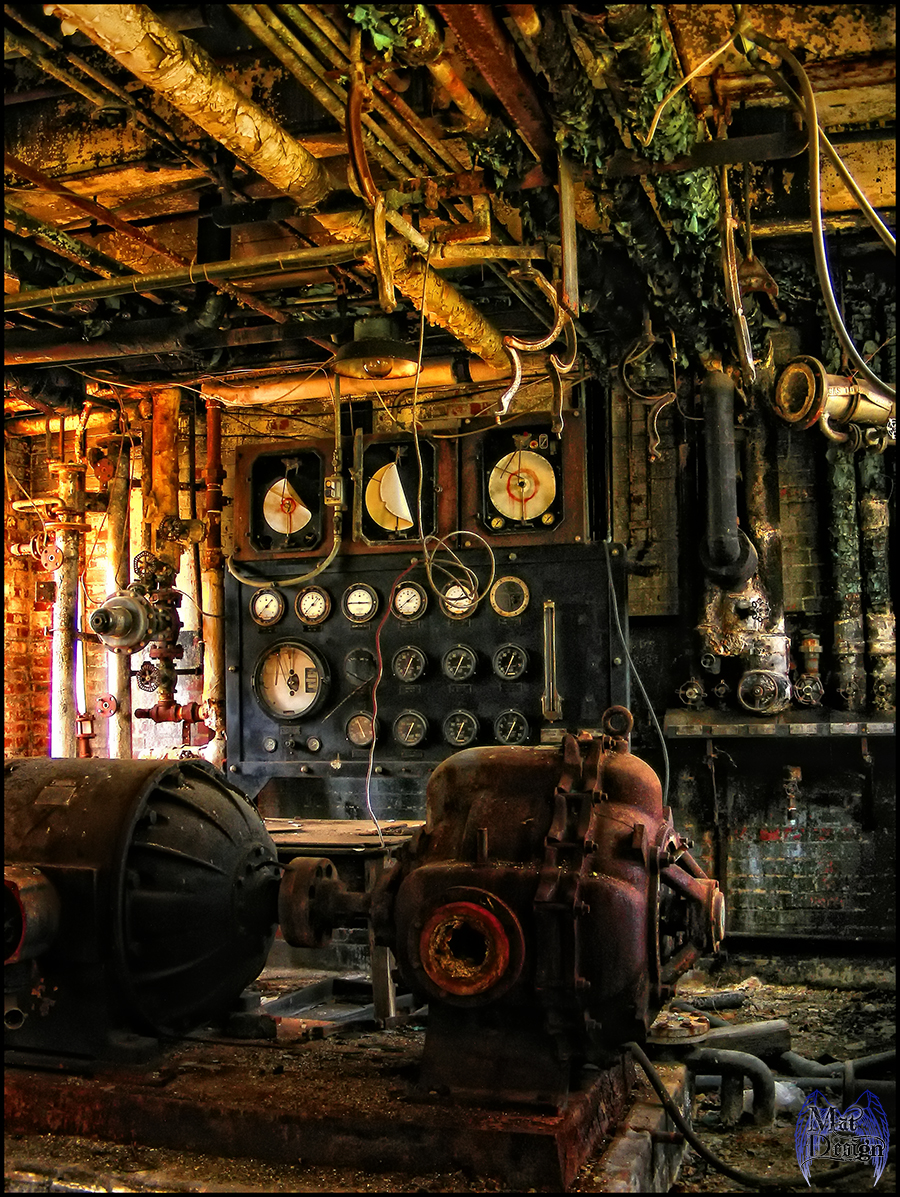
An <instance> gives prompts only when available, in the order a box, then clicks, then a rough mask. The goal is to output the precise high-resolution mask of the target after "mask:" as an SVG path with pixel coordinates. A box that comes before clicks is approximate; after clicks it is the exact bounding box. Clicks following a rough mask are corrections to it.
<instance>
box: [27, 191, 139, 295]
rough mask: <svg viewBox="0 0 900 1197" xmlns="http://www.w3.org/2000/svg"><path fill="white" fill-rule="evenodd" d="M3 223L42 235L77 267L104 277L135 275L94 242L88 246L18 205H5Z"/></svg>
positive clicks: (50, 245) (34, 234) (43, 238)
mask: <svg viewBox="0 0 900 1197" xmlns="http://www.w3.org/2000/svg"><path fill="white" fill-rule="evenodd" d="M3 224H4V226H5V228H7V229H8V230H9V231H11V232H13V233H17V234H18V235H19V236H20V237H25V238H27V239H30V238H32V237H37V238H39V239H40V240H42V241H44V242H45V243H46V244H47V245H48V246H49V247H50V249H51V250H52V251H53V252H54V253H57V254H60V255H61V256H62V257H64V258H66V259H67V260H68V261H70V262H74V263H75V264H76V265H77V266H82V267H85V268H86V269H88V270H91V271H93V272H94V273H95V274H100V275H102V276H103V278H113V277H115V278H121V277H122V276H123V275H132V276H133V274H134V272H133V271H132V270H130V269H129V268H128V267H127V266H123V265H122V263H121V262H117V261H116V259H115V258H111V257H109V256H108V254H105V253H101V251H100V250H98V249H95V248H94V247H93V246H92V245H86V244H85V243H84V242H83V241H79V240H78V239H77V237H71V236H70V235H69V234H68V233H65V232H63V230H62V229H58V228H56V227H55V226H54V225H52V224H47V223H46V221H43V220H38V219H37V217H36V216H32V215H31V213H30V212H23V211H21V210H20V209H18V208H14V207H12V205H11V204H4V205H3Z"/></svg>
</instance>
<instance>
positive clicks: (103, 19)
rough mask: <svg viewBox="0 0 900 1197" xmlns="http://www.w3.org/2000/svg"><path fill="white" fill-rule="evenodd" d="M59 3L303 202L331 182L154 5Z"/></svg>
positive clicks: (321, 194) (64, 13)
mask: <svg viewBox="0 0 900 1197" xmlns="http://www.w3.org/2000/svg"><path fill="white" fill-rule="evenodd" d="M52 11H53V12H54V14H55V15H57V16H60V17H62V18H63V19H64V20H66V21H67V22H69V23H70V24H72V25H74V26H75V27H76V28H78V29H80V30H81V31H82V33H85V34H87V36H88V37H89V38H91V40H92V41H94V42H96V43H97V45H98V46H101V47H102V48H103V49H104V50H106V52H107V53H108V54H111V55H112V57H113V58H115V59H117V61H119V62H120V63H121V64H122V65H123V66H125V67H127V69H128V70H130V71H131V73H132V74H133V75H135V76H136V77H137V78H138V79H140V80H141V82H143V83H145V84H146V85H147V86H148V87H152V88H153V90H154V91H155V92H157V93H158V94H159V95H161V96H162V97H163V98H164V99H166V100H168V102H169V103H170V104H173V105H174V106H175V107H176V108H178V109H179V111H181V112H183V113H184V114H185V116H187V117H189V118H190V119H191V120H192V121H194V123H195V124H197V125H199V126H200V128H201V129H203V130H204V131H205V132H206V133H208V134H209V135H210V137H212V138H214V139H215V140H216V141H218V142H219V143H220V144H221V145H223V146H225V147H226V148H227V149H229V150H230V151H231V152H232V153H233V154H234V155H235V157H236V158H239V159H240V160H241V161H242V162H244V163H246V165H247V166H249V167H250V168H251V170H254V171H256V172H257V174H259V175H261V176H262V177H263V178H264V179H267V180H268V181H269V182H270V183H272V184H274V186H276V187H277V188H278V190H279V191H281V192H283V193H284V194H285V195H288V196H290V197H291V199H293V200H295V201H296V202H297V203H298V204H299V205H301V206H302V207H313V206H315V205H316V204H317V203H318V202H319V201H320V200H322V199H324V198H325V196H326V195H327V194H328V192H329V191H330V190H331V183H330V180H329V178H328V175H327V173H326V172H325V170H324V168H323V167H322V165H321V163H320V162H319V161H318V160H317V159H316V158H314V157H313V155H312V154H310V153H309V151H308V150H306V149H305V148H304V147H303V146H302V145H301V144H300V142H298V141H297V140H296V138H294V137H292V136H291V135H290V134H289V133H287V132H286V131H285V130H284V129H283V128H282V127H281V125H279V124H278V123H277V121H274V120H273V119H272V118H271V117H270V116H269V114H268V113H267V112H266V111H265V109H263V108H261V107H260V106H259V105H258V104H256V103H254V101H253V100H251V99H250V98H249V97H248V96H246V95H244V94H243V93H242V92H240V91H239V90H238V89H237V88H236V87H234V86H233V84H232V83H230V82H229V80H228V79H227V78H226V77H225V75H224V74H223V73H222V71H221V70H220V69H219V67H217V66H216V65H215V63H214V62H213V61H212V59H211V58H210V57H209V55H208V54H207V53H206V52H205V51H204V50H202V49H201V48H200V47H199V46H198V45H197V43H196V42H193V41H191V40H190V38H187V37H184V36H182V34H180V33H177V32H176V31H175V30H174V29H172V28H171V27H170V26H168V25H167V24H165V22H164V21H161V20H160V19H159V18H158V17H157V16H156V15H155V14H154V13H153V12H152V10H151V9H150V8H148V7H147V6H146V5H143V4H56V5H53V9H52Z"/></svg>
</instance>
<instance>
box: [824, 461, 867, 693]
mask: <svg viewBox="0 0 900 1197" xmlns="http://www.w3.org/2000/svg"><path fill="white" fill-rule="evenodd" d="M825 458H826V462H827V477H828V494H829V499H830V502H831V520H830V521H829V529H828V530H829V536H830V540H831V583H832V595H833V600H832V601H833V604H834V608H833V610H834V642H833V645H832V673H831V678H830V682H831V687H832V690H833V700H834V701H835V703H836V705H838V706H839V707H841V708H843V709H844V710H847V711H860V710H862V708H863V706H864V705H865V701H866V674H865V668H864V660H863V653H864V651H865V637H864V635H863V613H862V579H861V576H860V559H859V527H858V524H857V518H856V469H855V467H854V463H853V453H852V452H850V451H849V450H847V449H845V448H844V447H843V446H842V445H829V446H828V451H827V453H826V454H825Z"/></svg>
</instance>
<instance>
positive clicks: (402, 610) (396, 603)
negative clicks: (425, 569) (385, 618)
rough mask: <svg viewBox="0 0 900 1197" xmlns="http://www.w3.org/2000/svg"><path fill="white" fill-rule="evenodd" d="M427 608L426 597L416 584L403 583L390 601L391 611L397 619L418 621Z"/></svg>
mask: <svg viewBox="0 0 900 1197" xmlns="http://www.w3.org/2000/svg"><path fill="white" fill-rule="evenodd" d="M427 606H428V596H427V595H426V593H425V591H424V590H423V589H422V587H421V586H419V585H418V584H417V583H416V582H403V583H402V584H401V585H400V586H398V587H397V589H396V590H395V591H394V597H393V598H392V599H391V610H392V611H393V613H394V614H395V615H396V616H397V618H398V619H406V620H413V619H418V618H419V617H420V616H422V615H424V614H425V608H426V607H427Z"/></svg>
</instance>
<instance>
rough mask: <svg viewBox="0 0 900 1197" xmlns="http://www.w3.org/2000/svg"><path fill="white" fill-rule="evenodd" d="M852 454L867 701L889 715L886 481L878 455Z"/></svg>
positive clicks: (892, 692) (891, 666) (892, 640)
mask: <svg viewBox="0 0 900 1197" xmlns="http://www.w3.org/2000/svg"><path fill="white" fill-rule="evenodd" d="M854 456H855V457H856V474H857V481H858V483H859V530H860V536H861V539H862V546H861V547H862V567H863V568H862V584H863V596H864V598H865V621H866V653H867V656H868V665H869V702H870V704H871V706H872V707H873V708H874V709H875V710H876V711H892V710H893V709H894V706H895V703H896V692H897V663H896V634H895V624H894V610H893V606H892V605H891V575H890V564H889V555H888V550H889V543H890V505H889V502H888V499H889V494H890V490H889V482H888V477H887V471H886V470H885V466H884V456H883V455H882V454H881V453H859V454H854Z"/></svg>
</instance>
